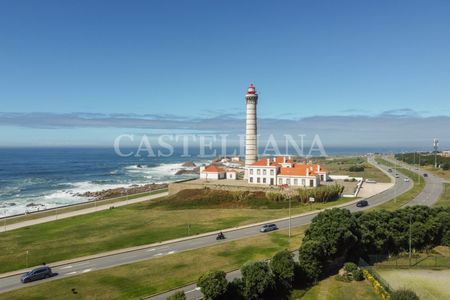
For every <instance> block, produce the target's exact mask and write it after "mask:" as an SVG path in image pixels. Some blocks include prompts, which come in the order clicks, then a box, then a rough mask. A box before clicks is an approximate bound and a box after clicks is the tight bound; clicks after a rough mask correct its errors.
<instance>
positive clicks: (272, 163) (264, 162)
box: [251, 156, 294, 167]
mask: <svg viewBox="0 0 450 300" xmlns="http://www.w3.org/2000/svg"><path fill="white" fill-rule="evenodd" d="M267 160H269V166H271V167H275V166H279V165H280V164H282V163H283V160H284V157H283V156H277V157H275V159H273V158H262V159H260V160H258V161H257V162H255V163H253V164H251V166H255V167H257V166H261V167H263V166H267ZM285 162H286V163H291V164H292V163H294V161H293V160H292V159H288V158H287V157H286V161H285Z"/></svg>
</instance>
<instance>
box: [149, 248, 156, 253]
mask: <svg viewBox="0 0 450 300" xmlns="http://www.w3.org/2000/svg"><path fill="white" fill-rule="evenodd" d="M155 250H156V249H155V248H152V249H148V250H147V252H152V251H155Z"/></svg>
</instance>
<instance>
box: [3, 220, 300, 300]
mask: <svg viewBox="0 0 450 300" xmlns="http://www.w3.org/2000/svg"><path fill="white" fill-rule="evenodd" d="M304 229H305V228H304V227H297V228H294V229H293V231H292V237H291V239H289V237H288V232H287V230H280V231H278V232H273V233H269V234H261V235H259V236H256V237H251V238H246V239H242V240H238V241H232V242H225V243H220V244H218V245H214V246H210V247H206V248H202V249H197V250H190V251H185V252H181V253H178V254H177V253H175V254H172V255H169V256H165V257H161V258H157V259H152V260H147V261H142V262H138V263H133V264H129V265H124V266H119V267H114V268H110V269H107V270H100V271H95V272H90V273H86V274H82V275H79V276H74V277H66V278H62V279H59V280H55V281H49V282H46V283H42V284H39V285H35V286H29V287H25V288H22V289H19V290H15V291H11V292H7V293H4V294H0V298H1V299H9V300H13V299H142V297H145V296H149V295H152V294H156V293H160V292H163V291H166V290H169V289H173V288H176V287H179V286H184V285H187V284H190V283H192V282H195V281H196V280H197V278H198V277H199V276H200V275H202V274H203V273H205V272H208V271H211V270H224V271H231V270H234V269H237V268H239V267H241V266H242V264H243V263H245V262H246V261H248V260H263V259H268V258H270V257H271V256H272V255H273V254H275V253H276V252H277V251H280V250H283V249H289V250H294V249H296V248H298V246H299V245H300V243H301V240H302V238H303V235H304ZM72 288H75V289H76V290H77V292H78V294H76V295H74V294H72V292H71V289H72Z"/></svg>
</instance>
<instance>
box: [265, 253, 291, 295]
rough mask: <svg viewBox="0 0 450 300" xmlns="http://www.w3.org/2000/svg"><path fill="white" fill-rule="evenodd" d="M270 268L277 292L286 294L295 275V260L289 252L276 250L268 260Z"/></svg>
mask: <svg viewBox="0 0 450 300" xmlns="http://www.w3.org/2000/svg"><path fill="white" fill-rule="evenodd" d="M270 269H271V270H272V273H273V274H274V275H275V281H276V286H277V289H278V290H279V291H278V292H277V294H288V291H289V290H290V289H291V288H292V284H293V282H294V277H295V262H294V257H293V255H292V253H291V252H289V251H287V250H282V251H279V252H277V253H276V254H275V255H274V256H273V257H272V259H271V261H270Z"/></svg>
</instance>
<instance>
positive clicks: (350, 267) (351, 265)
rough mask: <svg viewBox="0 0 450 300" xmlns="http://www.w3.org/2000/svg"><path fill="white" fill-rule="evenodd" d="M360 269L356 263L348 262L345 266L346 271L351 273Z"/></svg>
mask: <svg viewBox="0 0 450 300" xmlns="http://www.w3.org/2000/svg"><path fill="white" fill-rule="evenodd" d="M357 269H358V266H357V265H356V264H355V263H352V262H347V263H345V264H344V270H345V271H347V272H349V273H351V272H353V271H355V270H357Z"/></svg>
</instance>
